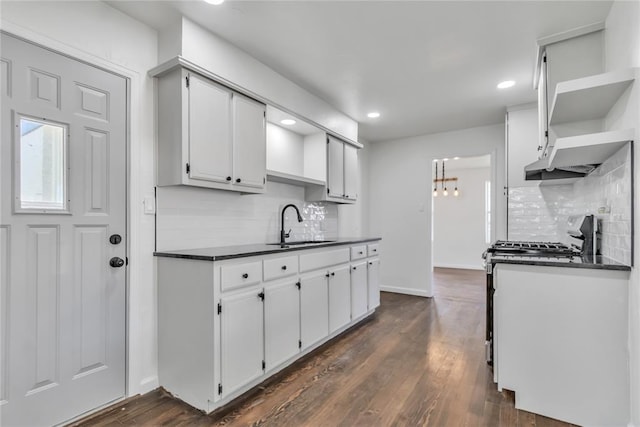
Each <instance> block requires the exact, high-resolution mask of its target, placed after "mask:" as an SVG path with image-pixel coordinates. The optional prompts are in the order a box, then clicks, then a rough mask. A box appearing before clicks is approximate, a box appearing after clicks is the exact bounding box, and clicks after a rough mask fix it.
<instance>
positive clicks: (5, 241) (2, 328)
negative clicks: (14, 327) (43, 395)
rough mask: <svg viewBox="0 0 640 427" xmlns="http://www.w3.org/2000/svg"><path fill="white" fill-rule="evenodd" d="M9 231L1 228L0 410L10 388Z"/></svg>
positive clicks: (5, 401) (5, 227)
mask: <svg viewBox="0 0 640 427" xmlns="http://www.w3.org/2000/svg"><path fill="white" fill-rule="evenodd" d="M9 230H10V229H9V227H8V226H0V408H1V407H2V405H4V404H6V403H7V398H8V396H7V390H8V387H9V372H8V371H7V348H8V344H9V342H8V336H7V320H8V315H7V314H8V313H7V310H8V308H9V305H8V296H9V295H8V285H9V266H10V265H11V252H10V249H9V246H10V237H9ZM0 411H2V409H0ZM0 421H1V420H0Z"/></svg>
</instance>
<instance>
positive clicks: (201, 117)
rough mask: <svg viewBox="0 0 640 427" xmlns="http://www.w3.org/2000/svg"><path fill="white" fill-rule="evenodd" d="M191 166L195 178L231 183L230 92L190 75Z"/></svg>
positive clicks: (191, 174) (190, 175)
mask: <svg viewBox="0 0 640 427" xmlns="http://www.w3.org/2000/svg"><path fill="white" fill-rule="evenodd" d="M188 90H189V113H188V116H189V165H190V167H191V172H190V173H189V177H190V178H192V179H203V180H207V181H214V182H228V181H227V177H231V176H232V171H231V114H230V111H231V92H230V91H229V90H227V89H225V88H223V87H222V86H219V85H217V84H215V83H214V82H212V81H210V80H207V79H204V78H202V77H199V76H198V75H196V74H189V89H188Z"/></svg>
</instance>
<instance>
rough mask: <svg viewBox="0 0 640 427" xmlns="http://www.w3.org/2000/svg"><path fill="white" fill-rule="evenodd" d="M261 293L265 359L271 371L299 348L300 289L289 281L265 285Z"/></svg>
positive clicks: (293, 354) (293, 282) (293, 281)
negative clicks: (262, 299) (263, 294)
mask: <svg viewBox="0 0 640 427" xmlns="http://www.w3.org/2000/svg"><path fill="white" fill-rule="evenodd" d="M264 293H265V299H264V340H265V361H266V366H267V370H270V369H272V368H274V367H276V366H278V365H280V364H281V363H283V362H285V361H286V360H288V359H290V358H291V357H293V356H295V355H296V354H297V353H298V352H299V351H300V348H299V346H298V342H299V340H300V291H299V290H298V287H297V286H296V281H295V280H290V281H288V282H285V283H282V284H279V285H273V286H268V287H266V288H265V291H264Z"/></svg>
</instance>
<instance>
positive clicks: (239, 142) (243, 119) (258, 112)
mask: <svg viewBox="0 0 640 427" xmlns="http://www.w3.org/2000/svg"><path fill="white" fill-rule="evenodd" d="M265 111H266V110H265V106H264V104H261V103H259V102H256V101H254V100H252V99H249V98H247V97H245V96H242V95H239V94H237V93H234V94H233V150H234V155H233V162H234V166H233V168H234V169H233V174H234V185H241V186H246V187H257V188H262V187H264V184H265V177H266V164H267V160H266V158H267V139H266V138H267V137H266V119H265ZM238 180H240V181H239V182H238Z"/></svg>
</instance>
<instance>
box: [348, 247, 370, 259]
mask: <svg viewBox="0 0 640 427" xmlns="http://www.w3.org/2000/svg"><path fill="white" fill-rule="evenodd" d="M366 256H367V246H366V245H360V246H352V247H351V260H355V259H361V258H364V257H366Z"/></svg>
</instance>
